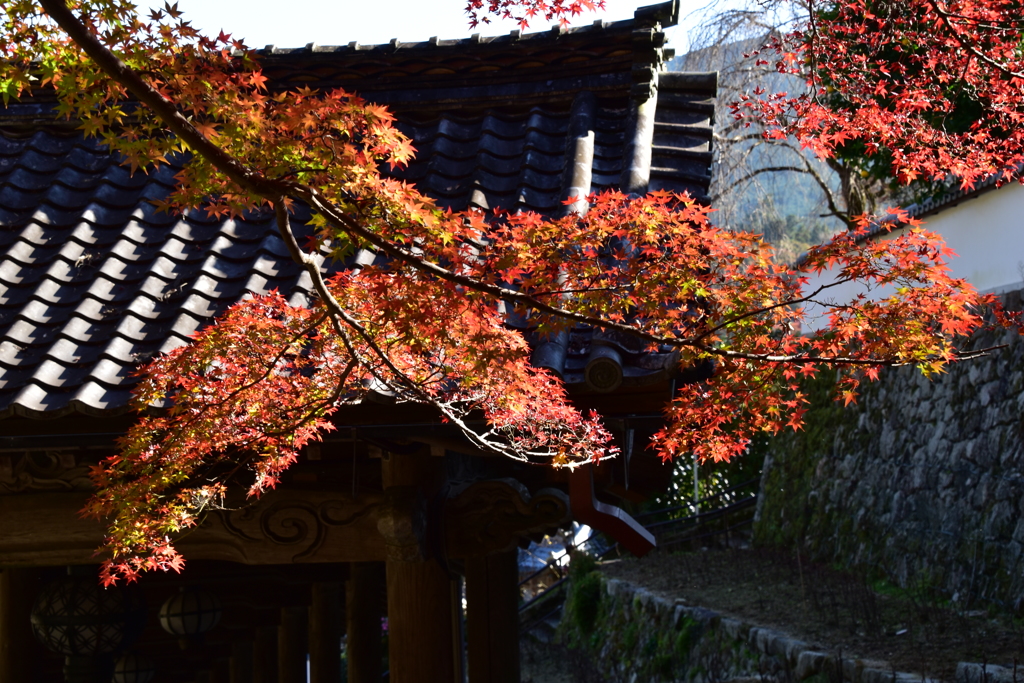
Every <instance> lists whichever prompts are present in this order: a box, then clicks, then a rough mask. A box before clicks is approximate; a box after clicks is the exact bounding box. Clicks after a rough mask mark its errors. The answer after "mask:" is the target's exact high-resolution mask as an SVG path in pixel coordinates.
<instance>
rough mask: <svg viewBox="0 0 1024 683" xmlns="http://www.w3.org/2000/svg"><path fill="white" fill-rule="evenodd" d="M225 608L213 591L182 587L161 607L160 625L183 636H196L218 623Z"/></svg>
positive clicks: (173, 633) (169, 631)
mask: <svg viewBox="0 0 1024 683" xmlns="http://www.w3.org/2000/svg"><path fill="white" fill-rule="evenodd" d="M223 612H224V610H223V609H222V608H221V605H220V600H219V599H218V598H217V596H216V595H214V594H213V593H208V592H206V591H203V590H198V589H195V588H193V589H182V591H181V592H180V593H178V594H177V595H172V596H171V597H169V598H168V599H167V601H166V602H165V603H164V604H163V605H162V606H161V607H160V627H161V628H163V630H165V631H167V632H168V633H170V634H172V635H175V636H180V637H182V638H196V637H198V636H201V635H203V634H204V633H206V632H207V631H209V630H210V629H211V628H213V627H214V626H216V625H217V623H218V622H219V621H220V617H221V615H222V614H223Z"/></svg>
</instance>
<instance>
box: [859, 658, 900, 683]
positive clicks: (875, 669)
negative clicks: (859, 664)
mask: <svg viewBox="0 0 1024 683" xmlns="http://www.w3.org/2000/svg"><path fill="white" fill-rule="evenodd" d="M872 664H875V665H878V664H887V662H872ZM894 675H895V674H894V672H893V670H892V668H891V667H889V668H883V667H881V666H865V667H864V668H863V670H861V673H860V681H859V682H858V683H893V677H894Z"/></svg>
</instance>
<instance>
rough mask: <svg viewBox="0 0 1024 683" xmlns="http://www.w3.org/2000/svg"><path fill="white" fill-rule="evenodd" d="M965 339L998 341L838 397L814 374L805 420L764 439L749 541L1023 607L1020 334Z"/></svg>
mask: <svg viewBox="0 0 1024 683" xmlns="http://www.w3.org/2000/svg"><path fill="white" fill-rule="evenodd" d="M1017 303H1019V302H1017ZM975 344H976V345H978V346H981V345H985V346H988V345H998V344H1006V345H1007V347H1006V348H1004V349H1001V350H998V351H995V352H993V353H992V354H991V355H990V356H989V357H986V358H982V359H980V360H975V361H969V362H965V363H961V364H959V365H956V366H954V367H952V368H951V369H950V371H949V372H948V373H947V374H945V375H941V376H938V377H936V378H934V379H931V380H929V379H928V378H925V377H924V376H923V375H922V374H921V372H920V371H919V370H917V369H915V368H900V369H894V370H890V371H887V372H884V373H883V375H882V378H881V380H880V381H878V382H872V383H866V384H865V385H864V386H863V393H862V395H861V396H860V398H859V400H858V402H857V404H856V405H851V406H849V407H847V408H845V409H844V408H842V407H841V406H839V405H838V404H836V403H835V402H832V401H830V400H829V398H828V393H829V391H830V386H829V385H828V382H827V381H826V382H818V383H817V384H815V385H814V386H812V387H811V390H812V393H813V394H814V401H813V403H812V407H811V410H810V411H809V412H808V415H807V418H808V421H807V427H806V429H805V431H803V432H799V433H797V434H791V435H786V436H783V437H781V438H778V439H776V440H775V441H774V442H773V443H772V445H771V447H770V451H771V453H770V455H769V456H768V458H767V460H766V463H765V472H764V476H763V479H762V490H761V498H760V501H759V509H758V513H757V517H756V521H755V540H756V541H757V542H758V543H761V544H764V545H774V546H789V547H793V546H797V547H800V548H801V549H802V550H803V551H804V552H807V553H809V554H810V555H811V556H812V557H813V558H815V559H817V560H820V561H825V562H829V563H836V564H840V565H843V566H846V567H862V568H867V569H869V570H872V571H876V572H878V573H880V574H882V575H884V576H886V577H887V578H888V579H890V580H891V581H893V582H895V583H898V584H899V585H901V586H902V587H904V588H914V587H927V588H934V589H937V590H939V591H940V592H941V593H942V594H943V595H944V596H945V597H947V598H951V599H952V600H953V601H954V602H955V603H959V604H962V605H971V606H976V607H988V606H990V605H993V606H1001V607H1002V608H1005V609H1007V610H1009V611H1012V612H1015V613H1017V614H1018V615H1020V614H1022V613H1024V566H1022V549H1024V447H1022V445H1024V344H1022V343H1021V338H1020V336H1018V335H1017V334H1016V333H1014V332H1008V333H1002V334H1000V335H998V336H993V337H989V338H984V339H978V340H976V341H975Z"/></svg>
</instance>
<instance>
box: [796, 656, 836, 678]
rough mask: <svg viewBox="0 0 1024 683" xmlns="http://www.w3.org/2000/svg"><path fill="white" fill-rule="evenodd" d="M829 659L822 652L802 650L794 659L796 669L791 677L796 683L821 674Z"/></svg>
mask: <svg viewBox="0 0 1024 683" xmlns="http://www.w3.org/2000/svg"><path fill="white" fill-rule="evenodd" d="M829 659H830V657H829V655H828V654H826V653H824V652H815V651H814V650H804V651H803V652H801V653H800V656H798V657H797V659H796V668H795V671H794V672H793V675H794V676H795V678H796V680H798V681H803V680H806V679H808V678H810V677H811V676H813V675H814V674H819V673H821V672H822V671H823V670H824V668H825V662H827V661H828V660H829Z"/></svg>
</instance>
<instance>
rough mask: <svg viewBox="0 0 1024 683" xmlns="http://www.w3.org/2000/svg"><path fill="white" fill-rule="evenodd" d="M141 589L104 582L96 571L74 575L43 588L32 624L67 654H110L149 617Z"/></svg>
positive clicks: (51, 645)
mask: <svg viewBox="0 0 1024 683" xmlns="http://www.w3.org/2000/svg"><path fill="white" fill-rule="evenodd" d="M145 618H146V608H145V605H143V603H142V601H141V596H140V595H139V592H138V591H136V590H132V589H129V588H126V587H122V586H116V587H114V586H112V587H109V588H102V587H101V586H100V585H99V582H98V580H97V578H96V576H95V575H94V574H92V573H91V572H90V574H89V575H87V576H68V577H65V578H62V579H58V580H57V581H53V582H52V583H50V584H48V585H47V586H45V587H44V588H43V590H42V591H40V593H39V597H37V598H36V602H35V605H34V606H33V607H32V616H31V619H32V630H33V631H34V632H35V634H36V637H37V638H39V640H40V641H42V643H43V644H44V645H45V646H46V647H48V648H49V649H51V650H53V651H54V652H58V653H60V654H62V655H65V656H67V657H96V656H98V655H106V654H110V653H112V652H115V651H116V650H118V649H120V648H122V647H124V646H125V645H127V644H129V643H130V642H131V641H133V640H134V639H135V637H136V636H138V634H139V632H140V631H141V630H142V626H143V624H144V623H145Z"/></svg>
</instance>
